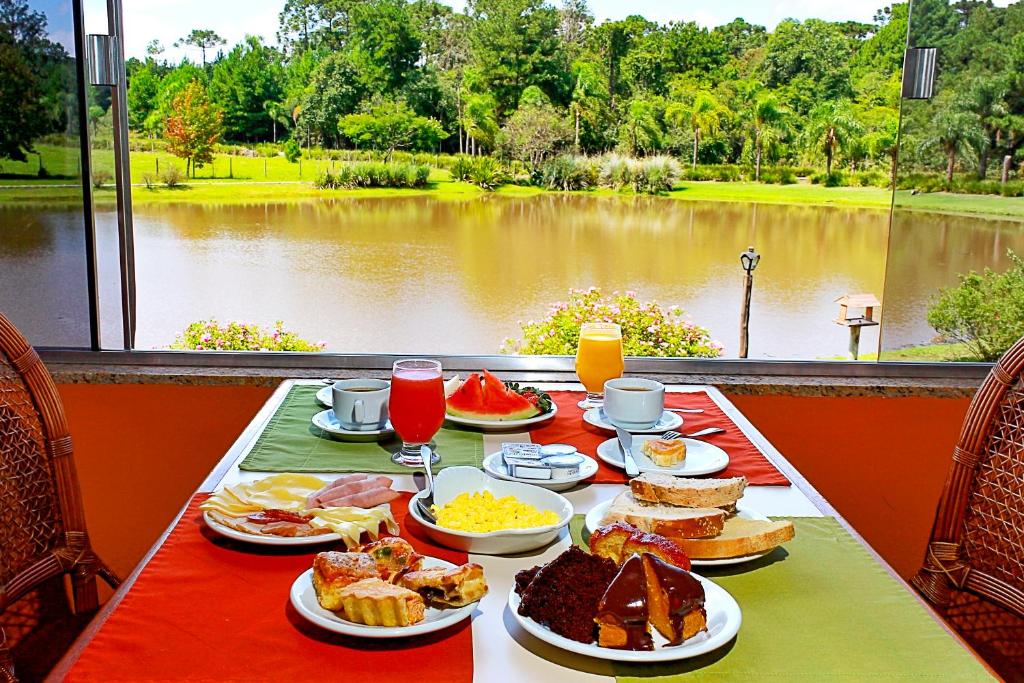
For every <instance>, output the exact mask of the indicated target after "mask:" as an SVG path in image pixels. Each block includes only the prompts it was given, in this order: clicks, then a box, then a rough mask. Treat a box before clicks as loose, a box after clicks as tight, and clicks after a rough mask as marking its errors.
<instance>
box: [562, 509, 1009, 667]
mask: <svg viewBox="0 0 1024 683" xmlns="http://www.w3.org/2000/svg"><path fill="white" fill-rule="evenodd" d="M792 520H793V523H794V524H796V538H795V539H793V540H792V541H790V542H789V543H787V544H786V546H785V548H780V549H777V550H776V551H775V552H773V553H771V554H770V555H768V556H766V557H764V558H761V559H760V560H755V561H754V562H752V563H750V564H743V565H738V566H734V567H719V568H714V567H697V568H695V570H696V571H697V573H698V574H701V575H703V576H706V577H708V578H709V579H711V580H713V581H714V582H715V583H717V584H718V585H720V586H722V587H723V588H725V589H726V590H727V591H729V593H731V594H732V596H733V597H734V598H736V602H738V603H739V605H740V609H741V610H742V611H743V624H742V625H741V626H740V631H739V634H737V636H736V638H735V640H734V641H733V642H732V643H730V644H728V645H726V646H724V647H722V648H720V649H719V650H717V651H716V652H712V653H708V654H706V655H703V656H700V657H696V658H693V659H684V660H680V661H678V662H667V663H664V664H648V665H630V664H615V665H614V671H615V674H616V676H617V677H618V680H619V681H623V682H625V681H631V682H632V681H648V682H650V681H657V683H676V682H677V681H678V682H682V681H728V680H737V681H753V680H759V679H760V680H765V679H769V680H802V681H811V680H815V681H817V680H843V681H860V680H885V681H888V680H908V679H914V680H928V679H935V680H946V681H973V680H991V678H990V676H989V675H988V674H987V672H986V671H985V669H984V668H983V667H982V665H981V664H979V663H978V662H977V661H976V660H975V659H974V657H973V656H972V655H971V653H970V652H968V651H967V650H965V649H964V648H963V647H962V646H961V645H960V644H959V643H957V642H956V641H955V640H954V639H953V637H952V636H950V635H949V634H948V633H947V632H946V631H945V630H944V629H943V628H942V626H940V625H939V624H938V623H937V622H936V621H935V620H934V619H933V618H932V617H931V615H929V614H928V613H927V611H925V609H924V608H923V607H922V606H921V605H920V604H919V603H918V602H917V600H916V599H915V598H914V596H913V595H911V594H910V593H909V592H908V591H907V589H906V588H904V587H903V586H902V585H900V584H899V583H897V582H896V581H895V580H893V578H892V577H891V576H890V575H889V573H888V572H887V571H886V570H885V568H884V567H882V565H880V564H879V563H878V562H877V561H876V560H875V559H874V558H872V557H871V555H869V554H868V552H867V551H866V550H865V549H864V547H863V546H862V545H861V544H860V543H858V542H857V541H856V540H855V539H854V538H853V537H852V536H850V534H848V533H847V532H846V531H845V530H844V529H843V528H842V527H841V526H840V525H839V523H838V522H837V521H836V520H835V519H833V518H830V517H797V518H792ZM571 530H572V534H573V539H574V540H576V542H577V543H579V542H580V539H581V534H583V533H585V531H584V530H583V517H582V515H576V516H575V517H574V518H573V522H572V526H571Z"/></svg>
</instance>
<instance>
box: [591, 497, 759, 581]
mask: <svg viewBox="0 0 1024 683" xmlns="http://www.w3.org/2000/svg"><path fill="white" fill-rule="evenodd" d="M612 502H613V501H611V500H606V501H605V502H603V503H600V504H598V505H595V506H594V507H592V508H590V512H588V513H587V516H586V519H585V520H584V524H585V525H586V527H587V531H589V532H590V533H594V530H595V529H597V528H598V527H599V526H602V524H601V520H603V519H604V516H605V514H606V513H607V512H608V508H610V507H611V506H612ZM736 516H737V517H741V518H743V519H759V520H761V521H763V522H767V521H770V520H769V519H768V517H765V516H764V515H762V514H761V513H760V512H758V511H756V510H751V509H750V508H748V507H746V506H745V505H743V503H737V504H736ZM773 550H774V548H773ZM770 552H771V550H766V551H764V552H763V553H757V554H756V555H743V556H742V557H726V558H724V559H720V560H698V559H696V558H693V557H691V558H690V562H691V563H693V566H694V567H720V566H724V565H730V564H743V563H744V562H750V561H751V560H756V559H757V558H759V557H764V556H765V555H767V554H768V553H770Z"/></svg>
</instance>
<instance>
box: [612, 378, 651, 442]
mask: <svg viewBox="0 0 1024 683" xmlns="http://www.w3.org/2000/svg"><path fill="white" fill-rule="evenodd" d="M664 411H665V385H664V384H662V383H661V382H655V381H654V380H653V379H641V378H639V377H618V378H616V379H610V380H608V381H607V382H605V383H604V414H605V415H606V416H607V417H608V420H609V421H611V423H612V424H613V425H615V426H616V427H622V428H623V429H626V430H629V429H650V428H651V427H653V426H654V425H655V424H657V423H658V420H659V419H661V415H662V413H663V412H664Z"/></svg>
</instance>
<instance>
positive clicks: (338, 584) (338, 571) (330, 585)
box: [313, 551, 380, 612]
mask: <svg viewBox="0 0 1024 683" xmlns="http://www.w3.org/2000/svg"><path fill="white" fill-rule="evenodd" d="M368 578H374V579H379V578H380V576H379V575H378V572H377V564H376V563H375V562H374V561H373V558H372V557H370V556H369V555H367V554H366V553H342V552H337V551H330V552H326V553H318V554H317V556H316V557H315V558H313V589H314V590H315V591H316V599H317V602H319V603H320V606H321V607H323V608H324V609H326V610H330V611H332V612H337V611H338V610H340V609H341V608H342V603H341V591H342V589H344V588H345V587H347V586H348V585H349V584H352V583H355V582H356V581H360V580H362V579H368Z"/></svg>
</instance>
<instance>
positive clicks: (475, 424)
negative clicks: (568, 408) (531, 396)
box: [444, 403, 558, 432]
mask: <svg viewBox="0 0 1024 683" xmlns="http://www.w3.org/2000/svg"><path fill="white" fill-rule="evenodd" d="M557 414H558V406H557V405H555V404H554V403H552V404H551V410H550V411H548V412H546V413H541V414H540V415H534V416H533V417H528V418H526V419H524V420H475V419H473V418H471V417H458V416H456V415H445V416H444V419H446V420H448V421H449V422H451V423H452V424H457V425H459V426H461V427H472V428H473V429H479V430H480V431H482V432H507V431H510V430H513V429H519V428H521V427H529V426H532V425H535V424H540V423H541V422H547V421H548V420H550V419H551V418H553V417H554V416H555V415H557Z"/></svg>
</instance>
